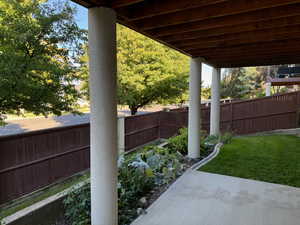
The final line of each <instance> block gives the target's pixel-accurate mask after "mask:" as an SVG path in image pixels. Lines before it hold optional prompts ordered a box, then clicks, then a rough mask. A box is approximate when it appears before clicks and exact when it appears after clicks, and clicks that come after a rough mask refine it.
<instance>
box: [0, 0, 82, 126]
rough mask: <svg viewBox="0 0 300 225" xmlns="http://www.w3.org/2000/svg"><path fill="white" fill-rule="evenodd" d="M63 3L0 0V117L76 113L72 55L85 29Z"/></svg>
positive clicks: (77, 50)
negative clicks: (11, 114)
mask: <svg viewBox="0 0 300 225" xmlns="http://www.w3.org/2000/svg"><path fill="white" fill-rule="evenodd" d="M74 13H75V9H74V8H73V7H71V6H69V5H68V4H67V3H62V2H61V3H59V5H58V3H57V5H55V4H51V3H48V2H47V1H42V0H23V1H19V0H0V120H2V122H3V117H4V115H5V114H7V113H16V114H19V113H21V111H22V110H26V111H30V112H33V113H34V114H43V115H47V114H49V113H54V114H56V115H60V114H61V112H63V111H69V112H76V110H75V108H76V106H77V99H78V98H79V92H78V91H77V90H76V88H75V84H76V82H77V81H78V80H79V79H80V77H78V73H77V68H76V64H75V63H74V62H75V60H76V57H77V56H78V54H79V53H80V52H79V51H80V45H81V42H82V41H83V40H84V39H85V36H86V32H85V31H82V30H80V29H79V28H78V26H77V25H76V23H75V21H74Z"/></svg>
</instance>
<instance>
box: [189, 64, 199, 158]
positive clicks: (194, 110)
mask: <svg viewBox="0 0 300 225" xmlns="http://www.w3.org/2000/svg"><path fill="white" fill-rule="evenodd" d="M190 63H191V65H190V81H189V123H188V156H189V157H190V158H193V159H195V158H199V157H200V129H201V124H200V120H201V118H200V116H201V114H200V106H201V99H200V95H201V73H202V61H201V59H200V58H192V59H191V62H190Z"/></svg>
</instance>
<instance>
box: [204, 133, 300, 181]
mask: <svg viewBox="0 0 300 225" xmlns="http://www.w3.org/2000/svg"><path fill="white" fill-rule="evenodd" d="M199 170H200V171H204V172H210V173H218V174H223V175H229V176H235V177H242V178H248V179H254V180H260V181H266V182H271V183H278V184H285V185H290V186H295V187H300V138H299V137H296V136H292V135H270V136H253V137H239V138H234V139H233V140H232V142H231V143H230V144H226V145H225V146H223V147H222V149H221V151H220V153H219V155H218V156H217V157H216V158H215V159H213V160H212V161H211V162H209V163H208V164H206V165H205V166H203V167H201V168H200V169H199Z"/></svg>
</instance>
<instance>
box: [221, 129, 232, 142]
mask: <svg viewBox="0 0 300 225" xmlns="http://www.w3.org/2000/svg"><path fill="white" fill-rule="evenodd" d="M232 137H233V135H232V133H230V132H226V133H224V134H223V135H221V138H220V141H221V142H222V143H223V144H229V143H230V142H231V140H232Z"/></svg>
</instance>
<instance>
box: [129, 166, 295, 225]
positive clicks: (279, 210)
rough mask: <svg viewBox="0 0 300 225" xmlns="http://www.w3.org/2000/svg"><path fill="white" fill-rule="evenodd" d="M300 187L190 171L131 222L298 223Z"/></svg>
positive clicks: (189, 224)
mask: <svg viewBox="0 0 300 225" xmlns="http://www.w3.org/2000/svg"><path fill="white" fill-rule="evenodd" d="M299 224H300V188H293V187H289V186H284V185H278V184H271V183H265V182H259V181H254V180H247V179H241V178H236V177H230V176H222V175H217V174H211V173H204V172H199V171H190V172H188V173H186V174H185V175H184V176H182V177H181V178H179V179H178V180H177V181H176V182H175V183H174V184H173V185H172V186H171V187H170V188H169V189H168V190H167V191H166V192H165V193H164V194H163V195H162V196H161V197H160V198H159V199H158V200H157V201H156V202H154V204H153V205H152V206H150V208H149V209H148V213H147V214H145V215H142V216H140V217H139V218H138V219H137V220H136V221H134V222H133V224H132V225H299Z"/></svg>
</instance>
